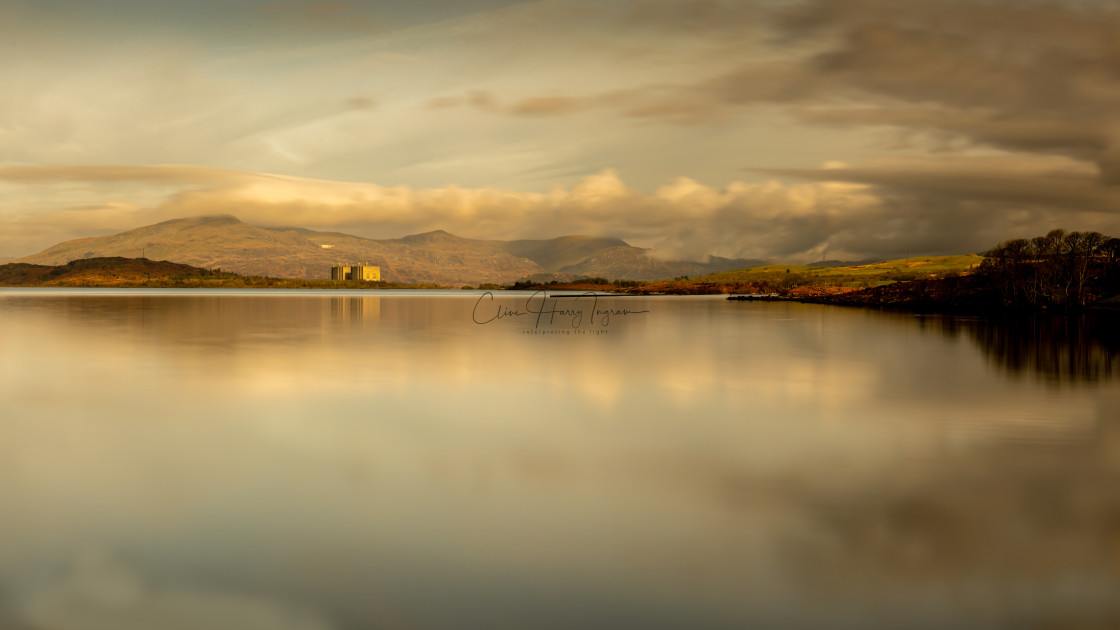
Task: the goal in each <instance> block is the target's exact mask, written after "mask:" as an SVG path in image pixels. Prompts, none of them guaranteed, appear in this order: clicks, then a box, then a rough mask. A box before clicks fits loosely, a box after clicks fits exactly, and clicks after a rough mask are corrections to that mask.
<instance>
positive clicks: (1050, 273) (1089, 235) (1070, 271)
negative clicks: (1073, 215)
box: [979, 230, 1120, 305]
mask: <svg viewBox="0 0 1120 630" xmlns="http://www.w3.org/2000/svg"><path fill="white" fill-rule="evenodd" d="M983 256H984V260H983V261H982V262H981V263H980V269H979V274H980V275H981V276H983V277H986V278H987V279H989V280H990V281H991V282H992V283H993V285H994V288H995V289H997V290H998V291H999V292H1000V293H1001V295H1002V297H1003V301H1004V303H1005V304H1034V305H1050V304H1085V303H1087V302H1090V301H1092V300H1093V299H1094V298H1095V297H1097V296H1098V293H1099V291H1101V290H1102V289H1105V288H1115V286H1114V285H1116V284H1117V281H1118V280H1120V273H1118V271H1120V239H1118V238H1114V237H1109V236H1106V235H1104V234H1101V233H1100V232H1066V231H1065V230H1051V231H1050V232H1049V233H1047V234H1046V235H1045V236H1036V237H1034V238H1031V239H1023V238H1017V239H1012V240H1010V241H1005V242H1003V243H1000V244H999V245H996V246H995V247H993V248H992V249H990V250H988V251H986V252H983Z"/></svg>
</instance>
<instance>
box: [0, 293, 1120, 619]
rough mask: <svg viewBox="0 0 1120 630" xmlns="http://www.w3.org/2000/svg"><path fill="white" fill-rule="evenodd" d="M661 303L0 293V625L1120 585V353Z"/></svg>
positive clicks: (589, 611) (1111, 613)
mask: <svg viewBox="0 0 1120 630" xmlns="http://www.w3.org/2000/svg"><path fill="white" fill-rule="evenodd" d="M501 299H508V300H511V302H510V303H511V304H515V302H514V301H513V300H514V297H513V296H509V297H506V296H503V297H502V298H501ZM523 299H524V298H521V300H522V301H523ZM617 299H618V300H619V301H620V302H619V303H620V304H621V303H623V301H624V300H627V299H628V298H617ZM639 299H640V300H641V302H640V303H641V304H642V305H644V306H646V307H648V309H649V311H650V312H649V314H648V315H647V316H644V317H643V318H642V319H634V320H629V321H627V320H620V321H619V322H617V323H612V324H611V326H610V329H609V334H605V335H600V336H586V337H574V336H573V337H556V336H550V337H544V336H533V335H526V334H523V332H524V330H526V329H528V328H530V327H531V326H532V324H529V323H523V322H519V321H516V320H504V321H502V322H495V324H494V325H486V326H480V325H477V324H475V323H474V322H473V321H472V318H471V311H472V307H473V305H474V302H475V298H473V297H472V296H471V295H469V294H466V295H464V294H459V293H455V294H447V295H443V296H438V297H431V296H429V297H424V296H413V297H409V296H396V295H391V294H380V295H379V296H374V297H370V296H368V294H361V293H356V294H348V293H335V294H330V295H306V294H292V293H288V294H283V295H274V296H269V295H251V296H242V295H236V294H233V295H230V294H222V295H215V294H201V295H195V296H151V295H147V294H144V295H123V296H122V295H100V294H96V293H93V294H82V295H79V296H76V297H74V296H70V297H58V296H57V295H53V294H48V295H28V294H19V295H15V296H12V295H0V319H2V321H3V322H4V324H5V326H4V327H3V328H2V329H0V348H3V354H2V355H0V434H2V435H3V436H4V439H3V440H0V505H3V506H4V519H3V532H4V536H3V537H0V587H3V591H2V592H3V593H4V594H5V595H6V598H5V600H4V601H3V602H0V629H6V628H30V627H62V628H72V629H77V630H83V629H84V628H101V627H107V626H109V627H114V628H118V629H123V630H129V629H130V628H146V627H168V628H174V627H176V626H175V625H174V624H175V623H176V622H177V620H178V619H188V620H194V621H196V622H197V623H195V625H194V626H185V627H197V626H198V625H205V626H206V627H216V628H220V627H278V628H288V627H292V628H304V627H306V628H340V629H346V628H371V627H376V628H460V627H487V628H522V627H534V628H546V629H547V628H572V627H611V628H643V629H646V628H685V627H688V628H693V627H701V628H742V627H766V628H779V629H781V628H809V629H814V628H821V629H823V628H830V629H831V628H871V629H875V628H899V627H904V628H921V627H929V628H944V627H957V628H1004V627H1015V628H1028V629H1029V628H1043V627H1063V628H1065V627H1069V628H1079V627H1086V628H1088V627H1109V625H1110V624H1112V623H1113V622H1114V621H1116V619H1117V616H1118V615H1120V604H1117V603H1115V602H1114V601H1113V598H1112V596H1111V595H1112V593H1114V592H1115V591H1116V589H1117V587H1118V586H1120V562H1118V559H1120V497H1118V496H1117V495H1116V493H1115V492H1114V491H1113V489H1114V488H1116V487H1120V486H1118V485H1117V482H1120V463H1117V462H1120V426H1118V423H1117V419H1116V417H1115V413H1114V410H1115V408H1116V404H1117V402H1118V401H1120V383H1118V382H1117V379H1116V378H1109V377H1107V374H1109V373H1107V372H1105V371H1104V368H1101V369H1098V370H1096V371H1095V372H1092V374H1095V376H1092V377H1090V378H1085V377H1084V375H1082V376H1078V374H1079V373H1080V372H1078V371H1077V370H1071V371H1070V372H1069V375H1068V376H1062V378H1064V379H1066V380H1063V381H1061V382H1063V383H1065V382H1070V383H1073V382H1076V383H1077V384H1078V386H1077V387H1061V388H1054V387H1048V386H1045V385H1042V386H1040V384H1039V383H1038V382H1036V380H1035V379H1023V378H1008V369H1006V368H1002V367H999V366H998V365H993V363H992V361H991V360H989V359H988V358H986V357H987V356H988V354H987V351H980V350H978V348H980V347H987V346H980V345H979V344H978V343H977V339H979V338H980V337H978V336H977V333H975V332H973V331H974V330H977V329H978V328H977V327H978V326H979V324H978V323H977V322H976V321H974V320H963V319H962V320H938V319H934V318H924V319H923V318H915V317H900V316H883V315H880V314H877V313H869V312H861V311H856V310H850V309H831V308H827V307H818V306H809V305H786V304H731V303H728V302H726V301H724V300H718V299H705V298H699V299H696V298H665V299H658V298H639ZM626 303H627V304H635V303H636V302H626ZM744 307H746V308H744ZM946 333H948V334H946ZM993 334H995V335H999V334H1003V333H993ZM1006 334H1007V335H1011V336H1015V335H1020V334H1022V333H1016V332H1008V333H1006ZM1039 339H1042V336H1041V334H1040V336H1039ZM1089 344H1090V345H1091V346H1092V347H1095V348H1097V350H1095V352H1104V351H1105V350H1107V348H1108V347H1109V346H1107V345H1102V344H1101V342H1098V341H1090V342H1089ZM1093 344H1097V345H1093ZM995 346H996V347H1003V346H999V345H998V344H995ZM1070 352H1074V351H1070ZM1077 352H1080V351H1077ZM1036 363H1037V364H1039V365H1043V366H1046V365H1051V363H1049V362H1046V361H1043V362H1040V363H1039V362H1036ZM1036 363H1030V362H1028V363H1027V364H1026V365H1028V366H1030V367H1028V368H1027V369H1028V371H1030V370H1035V369H1036V368H1035V367H1033V366H1034V365H1036ZM1069 364H1070V363H1069V362H1068V361H1065V360H1063V361H1061V362H1059V365H1060V366H1065V365H1069ZM1073 364H1074V365H1080V364H1081V362H1079V361H1074V362H1073ZM1063 369H1065V368H1063ZM1035 373H1041V372H1035ZM79 611H80V612H79ZM5 624H6V625H5ZM83 624H86V625H83ZM1093 624H1096V626H1094V625H1093Z"/></svg>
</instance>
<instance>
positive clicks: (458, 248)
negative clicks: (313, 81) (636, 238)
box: [12, 215, 766, 286]
mask: <svg viewBox="0 0 1120 630" xmlns="http://www.w3.org/2000/svg"><path fill="white" fill-rule="evenodd" d="M111 256H121V257H128V258H139V257H145V258H149V259H152V260H168V261H173V262H177V263H183V264H187V265H193V266H196V267H205V268H208V269H214V268H218V269H222V270H223V271H232V272H234V273H238V274H242V275H263V276H275V277H281V278H308V279H311V278H329V277H330V268H331V266H332V265H336V264H340V263H342V264H352V263H366V264H370V265H379V266H380V267H381V278H382V280H385V281H387V282H394V283H407V284H439V285H446V286H457V285H464V284H472V285H473V284H482V283H495V284H508V283H512V282H514V281H517V280H522V279H527V278H531V279H534V280H547V279H558V280H568V279H572V278H577V277H604V278H608V279H612V280H613V279H627V280H659V279H665V278H673V277H677V276H693V275H700V274H705V273H712V272H717V271H727V270H731V269H742V268H744V267H752V266H755V265H760V264H765V263H766V261H762V260H748V259H741V258H736V259H730V258H718V257H715V256H713V257H711V258H710V259H709V260H708V262H704V263H701V262H692V261H666V260H661V259H658V258H655V257H653V256H651V255H650V252H649V250H647V249H644V248H641V247H634V246H632V245H630V244H628V243H626V242H625V241H623V240H620V239H616V238H602V237H591V236H562V237H559V238H552V239H544V240H514V241H501V240H477V239H469V238H461V237H459V236H455V235H453V234H448V233H447V232H444V231H443V230H436V231H433V232H425V233H423V234H414V235H411V236H405V237H403V238H398V239H388V240H374V239H368V238H362V237H360V236H353V235H350V234H343V233H341V232H320V231H316V230H309V229H306V228H296V227H258V226H255V225H250V224H248V223H244V222H243V221H241V220H240V219H238V218H237V217H234V216H230V215H217V216H203V217H191V218H184V219H172V220H170V221H164V222H162V223H157V224H155V225H148V226H144V227H140V228H136V229H132V230H128V231H125V232H120V233H118V234H111V235H108V236H95V237H89V238H80V239H75V240H72V241H66V242H63V243H59V244H57V245H54V246H52V247H48V248H47V249H45V250H43V251H41V252H39V253H37V254H33V255H31V256H25V257H23V258H17V259H15V260H14V261H12V262H25V263H33V264H40V265H62V264H66V263H68V262H70V261H72V260H80V259H84V258H95V257H111Z"/></svg>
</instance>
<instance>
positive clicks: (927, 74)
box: [0, 0, 1120, 262]
mask: <svg viewBox="0 0 1120 630" xmlns="http://www.w3.org/2000/svg"><path fill="white" fill-rule="evenodd" d="M1117 32H1120V5H1117V4H1116V3H1114V2H1103V1H1100V2H1096V1H1092V0H1085V1H1074V0H1051V1H1043V0H923V1H921V2H919V1H916V0H915V1H906V2H900V1H899V0H728V1H722V2H721V1H718V0H595V1H585V0H540V1H534V2H520V1H514V0H384V1H366V0H351V1H347V0H339V1H334V0H324V1H319V0H311V1H302V0H290V1H282V2H263V1H259V0H244V1H232V0H222V1H218V0H196V1H194V2H190V3H184V2H177V1H174V0H101V1H99V2H96V3H94V2H88V0H0V54H2V58H3V60H4V63H2V64H0V86H3V87H2V88H0V259H4V258H10V257H16V256H24V255H29V254H32V253H35V252H37V251H40V250H42V249H44V248H46V247H48V246H50V245H53V244H55V243H57V242H60V241H63V240H68V239H72V238H79V237H85V236H96V235H102V234H111V233H115V232H119V231H122V230H126V229H131V228H134V227H139V226H142V225H148V224H151V223H156V222H158V221H162V220H167V219H172V218H178V217H186V216H196V215H210V214H232V215H235V216H237V217H239V218H241V219H242V220H243V221H246V222H249V223H253V224H255V225H262V226H298V227H308V228H313V229H325V230H334V231H343V232H348V233H351V234H356V235H359V236H366V237H371V238H397V237H401V236H405V235H407V234H413V233H418V232H424V231H429V230H435V229H443V230H447V231H449V232H451V233H453V234H457V235H460V236H464V237H471V238H498V239H512V238H551V237H555V236H561V235H566V234H587V235H596V236H612V237H619V238H623V239H625V240H627V241H628V242H630V243H631V244H634V245H638V246H642V247H649V248H651V249H652V250H653V251H654V253H655V254H657V255H659V256H663V257H668V258H687V259H693V260H705V259H706V257H707V256H708V255H719V256H725V257H743V258H771V259H774V260H780V261H788V262H806V261H811V260H820V259H823V258H830V259H835V258H840V259H848V260H858V259H864V258H889V257H900V256H903V255H911V256H915V255H935V254H948V253H967V252H976V251H983V250H984V249H987V248H989V247H991V246H993V245H995V244H996V243H998V242H1000V241H1004V240H1007V239H1010V238H1017V237H1031V236H1035V235H1038V234H1042V233H1045V232H1047V231H1049V230H1051V229H1053V228H1059V227H1060V228H1063V229H1066V230H1096V231H1100V232H1104V233H1106V234H1109V235H1117V234H1118V233H1120V210H1118V208H1120V38H1118V37H1117V36H1116V33H1117Z"/></svg>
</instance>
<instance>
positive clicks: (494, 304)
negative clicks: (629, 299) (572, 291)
mask: <svg viewBox="0 0 1120 630" xmlns="http://www.w3.org/2000/svg"><path fill="white" fill-rule="evenodd" d="M600 297H603V296H602V295H601V294H598V293H591V292H588V293H580V294H578V295H549V294H548V293H547V292H546V291H537V292H536V293H533V294H532V295H530V296H529V297H528V298H526V300H525V303H524V304H518V305H516V306H513V307H511V306H509V305H506V304H501V303H499V302H498V301H497V300H496V299H495V298H494V294H493V293H492V292H490V291H487V292H485V293H483V294H482V295H480V296H479V297H478V301H477V302H475V303H474V310H473V311H471V317H472V318H474V323H476V324H479V325H487V324H493V323H495V322H500V321H502V320H516V321H520V322H525V323H528V322H532V324H533V327H532V328H531V329H526V330H524V331H523V332H524V334H527V335H533V334H572V333H576V334H585V333H591V334H602V333H605V332H606V330H607V327H608V326H610V325H611V323H612V322H617V321H618V320H620V319H622V318H626V317H631V316H634V315H646V314H648V313H649V309H643V310H637V309H630V308H616V307H608V306H605V305H601V304H600V303H599V298H600Z"/></svg>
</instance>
